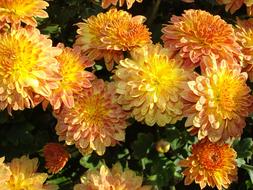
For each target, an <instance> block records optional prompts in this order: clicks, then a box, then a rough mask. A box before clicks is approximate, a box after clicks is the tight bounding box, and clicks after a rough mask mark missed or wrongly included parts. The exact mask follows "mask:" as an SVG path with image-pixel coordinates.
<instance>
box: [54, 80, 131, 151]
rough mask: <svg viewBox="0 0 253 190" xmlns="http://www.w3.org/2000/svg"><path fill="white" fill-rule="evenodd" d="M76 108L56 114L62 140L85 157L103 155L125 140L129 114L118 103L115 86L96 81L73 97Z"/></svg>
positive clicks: (66, 109)
mask: <svg viewBox="0 0 253 190" xmlns="http://www.w3.org/2000/svg"><path fill="white" fill-rule="evenodd" d="M74 100H75V105H74V107H73V108H71V109H69V108H67V107H66V106H64V107H63V109H62V110H61V112H60V113H59V114H56V117H57V119H58V123H57V125H56V133H57V134H58V135H59V140H60V141H62V140H65V141H66V143H67V144H68V145H71V144H75V146H76V147H77V148H78V149H79V151H80V152H81V153H82V154H90V153H91V152H92V151H93V150H94V151H96V152H97V154H98V155H103V154H104V153H105V149H106V147H108V146H115V145H116V144H117V143H118V142H119V141H124V139H125V128H126V127H127V122H126V119H127V116H128V114H127V113H126V112H124V111H123V110H122V108H121V107H120V106H119V105H118V104H117V103H116V95H115V89H114V84H112V83H104V82H103V80H95V81H94V82H93V83H92V88H89V89H85V90H84V91H82V92H81V93H80V94H79V95H75V96H74Z"/></svg>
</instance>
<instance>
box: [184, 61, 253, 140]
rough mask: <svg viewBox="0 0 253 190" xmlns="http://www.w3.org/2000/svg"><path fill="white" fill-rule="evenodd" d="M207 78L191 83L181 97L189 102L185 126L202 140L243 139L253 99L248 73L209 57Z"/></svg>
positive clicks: (200, 77) (202, 77)
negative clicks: (241, 137)
mask: <svg viewBox="0 0 253 190" xmlns="http://www.w3.org/2000/svg"><path fill="white" fill-rule="evenodd" d="M205 61H206V64H208V65H212V66H213V67H208V68H207V69H206V75H205V76H198V77H197V78H196V80H195V81H190V82H188V86H189V88H188V89H186V90H185V91H184V92H183V93H182V96H183V98H184V99H185V100H186V102H188V105H187V107H186V110H185V112H184V113H185V114H186V116H188V118H187V120H186V123H185V126H186V127H189V129H188V130H189V131H190V132H191V134H198V138H199V139H203V138H205V137H206V136H207V137H208V138H209V140H210V141H212V142H216V141H219V140H227V139H229V138H230V137H240V136H241V134H242V132H243V128H244V127H245V117H247V116H248V115H249V113H250V110H251V109H250V108H251V106H252V102H253V97H252V96H251V95H250V91H251V90H250V88H249V87H248V86H247V84H246V80H247V73H244V72H243V73H241V67H240V66H239V65H236V64H231V63H228V62H227V61H225V60H223V61H221V62H220V63H217V62H216V60H215V58H214V57H212V58H207V59H206V60H205Z"/></svg>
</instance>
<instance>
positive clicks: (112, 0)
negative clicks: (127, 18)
mask: <svg viewBox="0 0 253 190" xmlns="http://www.w3.org/2000/svg"><path fill="white" fill-rule="evenodd" d="M125 1H126V4H127V9H130V8H131V7H132V5H133V3H134V2H135V1H137V2H138V3H141V2H142V0H102V7H103V9H106V8H108V7H109V6H110V5H111V4H112V5H114V6H116V5H117V3H119V6H120V7H122V6H123V5H124V3H125Z"/></svg>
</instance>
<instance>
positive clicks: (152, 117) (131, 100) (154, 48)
mask: <svg viewBox="0 0 253 190" xmlns="http://www.w3.org/2000/svg"><path fill="white" fill-rule="evenodd" d="M172 54H173V52H171V51H169V50H168V49H165V48H162V46H161V45H158V44H157V45H148V46H145V47H142V48H139V49H136V50H135V51H133V52H132V53H131V56H132V57H131V59H125V60H122V61H120V64H119V65H118V67H117V70H116V71H115V75H116V76H115V80H116V88H117V91H116V92H117V93H118V94H119V100H118V102H119V103H120V104H121V105H122V106H123V109H125V110H130V111H131V112H132V116H133V117H134V118H135V119H136V120H137V121H144V122H145V123H146V124H147V125H149V126H153V125H154V124H155V123H157V124H158V125H159V126H165V125H166V124H168V123H176V122H177V121H178V120H181V119H182V118H183V112H182V111H183V107H184V105H183V101H182V98H181V96H180V92H181V91H182V90H183V89H184V88H185V86H186V85H187V81H188V80H190V76H191V74H190V72H189V71H187V70H185V69H183V68H182V67H181V65H182V59H181V58H180V57H178V58H176V57H175V58H173V57H172Z"/></svg>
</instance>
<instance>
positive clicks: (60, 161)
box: [43, 143, 70, 174]
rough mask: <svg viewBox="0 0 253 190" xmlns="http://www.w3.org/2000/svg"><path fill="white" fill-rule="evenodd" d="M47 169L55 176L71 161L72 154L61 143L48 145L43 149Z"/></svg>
mask: <svg viewBox="0 0 253 190" xmlns="http://www.w3.org/2000/svg"><path fill="white" fill-rule="evenodd" d="M43 153H44V157H45V160H46V166H45V167H46V168H47V169H48V170H49V171H50V172H51V173H53V174H55V173H58V172H59V171H61V170H62V169H63V168H64V166H65V165H66V163H67V162H68V160H69V157H70V154H69V153H68V151H67V150H66V149H65V148H64V146H63V145H61V144H59V143H48V144H46V145H45V146H44V148H43Z"/></svg>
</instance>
